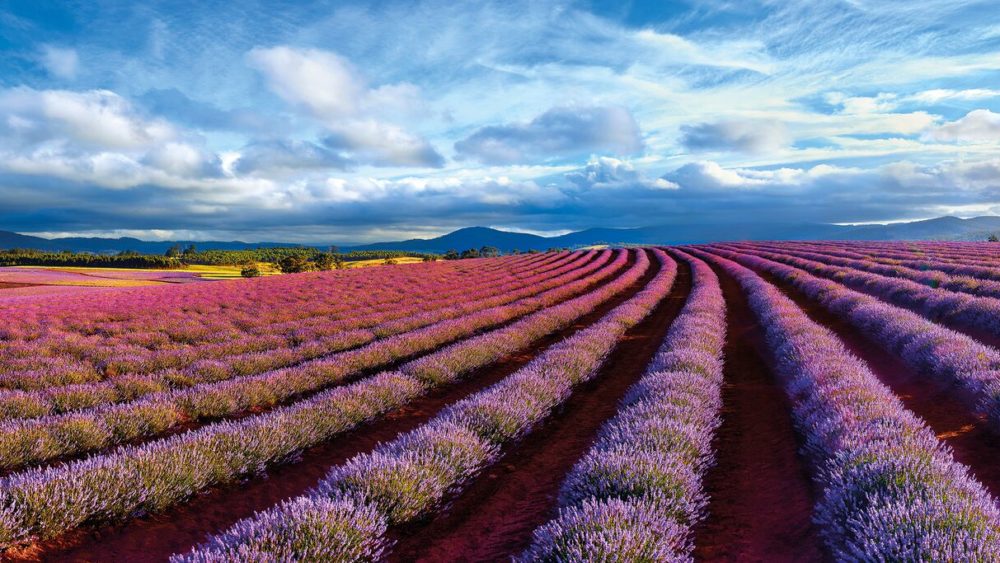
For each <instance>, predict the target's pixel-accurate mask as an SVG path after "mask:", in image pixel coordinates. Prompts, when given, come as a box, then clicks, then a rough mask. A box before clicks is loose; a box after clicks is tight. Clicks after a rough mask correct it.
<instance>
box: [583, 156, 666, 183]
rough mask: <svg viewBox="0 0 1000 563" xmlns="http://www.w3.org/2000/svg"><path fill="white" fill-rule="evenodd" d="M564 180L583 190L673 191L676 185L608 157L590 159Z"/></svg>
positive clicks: (628, 163) (622, 161) (626, 162)
mask: <svg viewBox="0 0 1000 563" xmlns="http://www.w3.org/2000/svg"><path fill="white" fill-rule="evenodd" d="M566 179H567V180H568V181H570V182H571V183H573V184H574V185H576V186H578V187H580V188H584V189H590V188H596V189H616V188H619V189H620V188H644V189H653V190H675V189H677V187H678V186H677V184H675V183H673V182H670V181H668V180H666V179H664V178H650V177H648V176H646V175H645V174H643V173H642V172H640V171H638V170H636V169H635V167H634V166H633V165H632V163H630V162H628V161H625V160H619V159H617V158H611V157H608V156H601V157H591V159H590V161H588V162H587V165H586V166H585V167H584V168H583V170H580V171H578V172H571V173H569V174H566Z"/></svg>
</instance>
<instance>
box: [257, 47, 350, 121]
mask: <svg viewBox="0 0 1000 563" xmlns="http://www.w3.org/2000/svg"><path fill="white" fill-rule="evenodd" d="M247 56H248V58H249V60H250V64H251V66H253V67H254V68H256V69H257V70H259V71H261V73H262V74H263V75H264V77H265V78H266V79H267V84H268V86H269V87H270V88H271V90H273V91H274V93H276V94H278V95H279V96H281V97H282V98H283V99H284V100H285V101H287V102H290V103H292V104H297V105H301V106H304V107H305V108H306V109H308V110H309V111H310V112H311V113H312V114H313V115H315V116H316V117H319V118H321V119H325V120H329V119H337V118H340V117H344V116H351V115H354V114H355V113H356V112H357V111H358V107H359V106H360V104H361V98H362V97H363V96H364V95H365V93H366V91H367V86H366V85H365V84H364V82H363V81H362V80H361V78H360V77H359V76H358V74H357V71H355V70H354V68H352V67H351V64H350V63H349V62H348V61H347V59H345V58H344V57H341V56H340V55H337V54H336V53H331V52H328V51H321V50H319V49H293V48H291V47H285V46H279V47H271V48H267V49H262V48H255V49H253V50H252V51H250V53H249V54H248V55H247Z"/></svg>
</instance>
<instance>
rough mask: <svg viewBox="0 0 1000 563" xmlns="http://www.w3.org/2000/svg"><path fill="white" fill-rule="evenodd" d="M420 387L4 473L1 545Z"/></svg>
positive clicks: (601, 294) (276, 451)
mask: <svg viewBox="0 0 1000 563" xmlns="http://www.w3.org/2000/svg"><path fill="white" fill-rule="evenodd" d="M620 256H622V257H624V254H620ZM647 264H648V259H647V258H646V257H645V254H644V253H640V254H639V259H638V260H637V261H636V262H635V264H634V265H633V266H632V267H630V268H629V269H628V270H627V271H626V272H625V273H623V274H622V275H620V276H618V277H616V278H614V279H613V280H612V281H610V282H608V283H607V284H606V285H604V286H601V287H600V288H599V289H597V290H595V291H593V292H592V293H590V294H587V295H585V296H582V297H580V298H577V299H576V300H573V301H571V302H567V303H564V304H562V305H560V306H556V307H552V308H551V309H548V310H542V311H541V315H546V314H547V315H566V314H567V313H570V314H569V315H567V316H568V317H570V319H567V320H566V321H565V322H571V318H576V317H578V316H580V315H582V314H584V313H585V312H586V311H587V310H589V309H592V308H594V307H596V306H597V305H599V304H600V303H601V302H602V301H603V300H606V299H610V298H611V297H613V296H614V295H615V294H616V293H617V292H619V291H621V290H622V289H624V288H625V287H628V285H630V284H631V283H634V282H635V281H636V280H637V279H638V278H639V277H640V276H641V275H642V273H643V272H644V271H645V270H646V269H647V267H648V266H647ZM539 318H541V317H536V318H535V319H534V322H539V321H538V319H539ZM562 318H566V317H562ZM518 328H519V329H524V328H525V327H523V326H522V327H518ZM524 332H527V331H524ZM425 385H431V386H433V383H428V384H425V383H424V382H422V381H421V380H420V379H418V378H417V377H414V376H412V375H407V374H405V373H402V372H386V373H382V374H380V375H377V376H374V377H371V378H367V379H364V380H361V381H359V382H357V383H354V384H351V385H348V386H346V387H339V388H335V389H333V390H331V391H329V392H326V393H323V394H321V395H318V396H316V397H314V398H312V399H309V400H305V401H300V402H299V403H295V404H293V405H291V406H289V407H283V408H279V409H277V410H275V411H272V412H269V413H266V414H263V415H258V416H253V417H250V418H247V419H244V420H240V421H237V422H220V423H214V424H211V425H209V426H206V427H203V428H201V429H198V430H194V431H191V432H187V433H185V434H181V435H178V436H174V437H171V438H167V439H165V440H161V441H157V442H152V443H150V444H147V445H144V446H139V447H126V448H123V449H121V450H119V451H117V452H114V453H111V454H107V455H103V456H96V457H91V458H88V459H85V460H81V461H77V462H72V463H69V464H67V465H63V466H58V467H53V468H49V469H38V470H30V471H26V472H23V473H18V474H14V475H11V476H9V477H7V478H5V479H3V481H2V485H3V486H2V487H0V507H3V508H4V511H3V512H0V544H2V545H11V544H12V543H15V542H20V541H24V540H26V539H29V538H33V537H38V538H45V537H51V536H53V535H57V534H59V533H63V532H65V531H68V530H70V529H73V528H75V527H77V526H79V525H81V524H83V523H85V522H95V521H108V520H116V519H121V518H128V517H130V516H132V515H134V514H136V513H137V511H140V510H142V511H158V510H162V509H163V508H165V507H167V506H169V505H172V504H175V503H176V502H179V501H181V500H183V499H185V498H187V497H188V496H190V495H191V494H194V493H195V492H197V491H199V490H202V489H204V488H206V487H208V486H210V485H213V484H217V483H224V482H229V481H232V480H233V479H235V478H237V477H239V476H242V475H247V474H252V473H254V472H257V471H259V470H260V468H262V467H263V466H265V465H266V464H267V463H269V462H273V461H280V460H281V459H283V458H285V457H287V456H288V455H290V454H293V453H294V452H295V451H298V450H301V449H302V448H304V447H308V446H309V445H312V444H315V443H319V442H321V441H323V440H327V439H329V438H330V437H332V436H333V435H335V434H338V433H341V432H343V431H344V430H347V429H349V428H351V427H354V426H357V425H358V424H360V423H362V422H364V421H367V420H370V419H372V418H374V417H377V416H379V415H381V414H383V413H385V412H387V411H389V410H391V409H392V408H395V407H398V406H400V405H402V404H405V402H406V401H408V400H411V399H412V398H414V397H416V396H419V395H420V394H422V393H423V392H425ZM51 495H56V496H55V497H53V496H51Z"/></svg>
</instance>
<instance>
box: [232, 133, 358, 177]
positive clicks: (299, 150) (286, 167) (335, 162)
mask: <svg viewBox="0 0 1000 563" xmlns="http://www.w3.org/2000/svg"><path fill="white" fill-rule="evenodd" d="M353 164H354V162H353V161H352V160H351V159H349V158H347V157H345V156H344V155H342V154H340V153H338V152H336V151H334V150H331V149H330V148H329V147H325V146H322V145H317V144H315V143H310V142H308V141H295V140H269V141H257V142H254V143H250V144H249V145H247V146H245V147H243V149H241V150H240V151H239V153H238V157H237V159H236V160H235V162H234V163H233V164H232V166H231V169H232V170H233V171H235V172H238V173H240V174H256V173H261V174H273V173H276V172H278V173H281V172H293V171H302V170H323V169H330V168H334V169H340V170H347V169H349V168H351V167H352V166H353Z"/></svg>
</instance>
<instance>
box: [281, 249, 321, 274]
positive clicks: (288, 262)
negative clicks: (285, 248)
mask: <svg viewBox="0 0 1000 563" xmlns="http://www.w3.org/2000/svg"><path fill="white" fill-rule="evenodd" d="M313 265H314V263H313V262H310V261H309V259H308V258H306V257H305V256H303V255H301V254H291V255H288V256H285V257H284V258H282V259H281V260H278V269H279V270H281V273H283V274H297V273H299V272H308V271H309V270H312V269H313Z"/></svg>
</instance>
